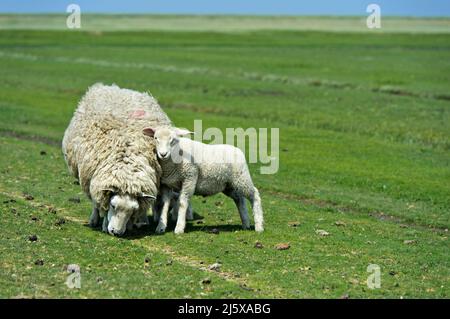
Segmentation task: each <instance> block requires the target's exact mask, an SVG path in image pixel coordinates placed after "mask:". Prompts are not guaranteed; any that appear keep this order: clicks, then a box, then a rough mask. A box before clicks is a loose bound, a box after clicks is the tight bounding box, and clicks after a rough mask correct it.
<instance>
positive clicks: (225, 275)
mask: <svg viewBox="0 0 450 319" xmlns="http://www.w3.org/2000/svg"><path fill="white" fill-rule="evenodd" d="M0 194H1V195H4V196H6V197H8V198H12V199H14V200H19V201H22V202H25V204H26V205H29V206H31V207H33V208H47V209H50V208H53V209H55V210H56V213H60V216H61V217H64V218H65V219H67V220H69V221H71V222H74V223H77V224H81V225H86V224H87V221H86V220H84V219H80V218H78V217H75V216H73V214H71V211H70V210H68V209H66V208H62V207H56V206H54V205H49V204H46V203H43V202H40V201H37V200H35V199H33V200H29V201H27V200H26V199H25V198H24V195H23V194H19V193H17V192H8V191H5V190H4V189H3V188H2V187H1V186H0ZM129 242H130V243H131V244H132V245H134V246H139V247H141V248H144V249H145V250H147V251H150V252H156V253H163V254H165V255H168V256H170V258H172V259H173V260H174V261H176V262H178V263H180V264H182V265H185V266H188V267H191V268H194V269H197V270H200V271H203V272H206V273H208V274H210V275H215V276H218V277H219V278H221V279H223V280H225V281H228V282H232V283H234V284H236V285H238V286H239V287H240V288H241V289H245V290H251V291H252V292H253V293H254V294H255V298H257V296H267V295H266V294H264V293H263V292H262V291H261V290H258V289H254V288H252V287H251V286H250V285H249V283H248V281H247V280H245V278H242V277H239V276H237V275H236V274H234V273H232V272H228V271H223V270H212V269H209V268H208V267H205V266H204V265H202V263H201V261H200V260H199V259H197V258H195V257H192V256H186V255H180V254H178V253H177V252H176V251H174V250H173V249H172V248H171V247H170V246H168V245H164V246H162V247H161V246H154V245H152V244H151V243H149V242H144V241H142V240H138V239H130V240H129ZM159 245H160V244H159ZM273 290H274V289H271V291H273ZM278 293H281V291H278Z"/></svg>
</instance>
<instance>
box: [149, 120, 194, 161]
mask: <svg viewBox="0 0 450 319" xmlns="http://www.w3.org/2000/svg"><path fill="white" fill-rule="evenodd" d="M143 132H144V134H145V135H148V136H151V137H153V138H154V139H155V146H156V153H157V155H158V158H159V159H168V158H169V156H171V151H172V150H173V149H174V148H176V147H177V146H178V142H179V138H180V137H182V136H185V135H189V134H191V132H190V131H188V130H186V129H180V128H171V129H170V128H167V127H162V128H158V129H153V128H146V129H144V131H143Z"/></svg>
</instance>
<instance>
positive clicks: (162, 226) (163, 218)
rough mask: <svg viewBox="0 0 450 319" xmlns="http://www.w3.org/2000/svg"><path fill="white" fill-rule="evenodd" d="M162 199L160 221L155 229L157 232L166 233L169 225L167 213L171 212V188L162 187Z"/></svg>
mask: <svg viewBox="0 0 450 319" xmlns="http://www.w3.org/2000/svg"><path fill="white" fill-rule="evenodd" d="M161 199H162V203H163V204H162V209H161V214H160V215H159V223H158V226H157V227H156V230H155V232H156V233H157V234H162V233H164V232H165V231H166V227H167V215H168V213H169V206H170V190H169V189H168V188H167V187H164V186H162V187H161Z"/></svg>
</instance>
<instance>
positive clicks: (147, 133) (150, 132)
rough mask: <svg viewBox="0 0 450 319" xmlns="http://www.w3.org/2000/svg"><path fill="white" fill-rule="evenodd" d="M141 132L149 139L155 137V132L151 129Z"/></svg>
mask: <svg viewBox="0 0 450 319" xmlns="http://www.w3.org/2000/svg"><path fill="white" fill-rule="evenodd" d="M142 132H144V134H145V135H147V136H150V137H153V136H155V130H154V129H152V128H151V127H147V128H144V129H143V130H142Z"/></svg>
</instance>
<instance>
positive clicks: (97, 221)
mask: <svg viewBox="0 0 450 319" xmlns="http://www.w3.org/2000/svg"><path fill="white" fill-rule="evenodd" d="M99 224H100V218H99V217H98V216H91V218H89V223H88V225H89V227H92V228H95V227H97V226H98V225H99Z"/></svg>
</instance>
